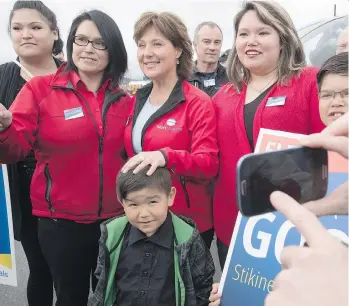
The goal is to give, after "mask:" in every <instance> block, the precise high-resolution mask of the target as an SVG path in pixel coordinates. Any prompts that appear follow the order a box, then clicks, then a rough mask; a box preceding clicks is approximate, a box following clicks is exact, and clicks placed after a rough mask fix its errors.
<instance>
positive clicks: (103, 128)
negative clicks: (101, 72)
mask: <svg viewBox="0 0 349 306" xmlns="http://www.w3.org/2000/svg"><path fill="white" fill-rule="evenodd" d="M63 69H64V67H61V68H60V69H59V70H58V71H57V73H56V74H54V75H49V76H41V77H35V78H33V79H32V80H30V81H29V82H28V83H27V84H26V85H25V86H24V87H23V89H22V90H21V91H20V93H19V94H18V96H17V98H16V100H15V101H14V103H13V104H12V106H11V108H10V110H11V112H12V114H13V119H12V124H11V125H10V127H9V128H8V129H7V130H6V131H5V132H4V133H1V134H0V162H2V163H14V162H16V161H19V160H22V159H23V157H25V156H26V154H27V152H28V150H30V149H31V148H33V149H34V152H35V158H36V160H37V165H36V169H35V172H34V175H33V179H32V183H31V200H32V205H33V214H34V215H36V216H41V217H49V218H57V219H60V218H62V219H69V220H74V221H77V222H82V223H85V222H86V223H88V222H94V221H96V220H98V219H106V218H109V217H113V216H115V215H119V214H121V213H123V209H122V206H121V205H120V203H119V202H118V200H117V197H116V175H117V173H118V171H119V170H120V168H121V167H122V166H123V164H124V162H125V160H124V158H125V157H126V156H125V150H124V141H123V137H124V129H125V125H126V120H127V117H128V115H129V111H130V98H129V96H127V95H126V94H125V93H124V92H123V91H121V90H120V89H117V90H109V86H108V82H106V83H105V84H104V85H103V86H102V87H101V88H100V90H99V91H98V92H97V94H96V97H95V96H94V94H93V93H92V92H89V91H87V89H86V86H85V85H84V84H83V83H82V81H81V80H80V78H79V76H78V75H77V74H76V73H75V72H70V73H65V72H62V70H63Z"/></svg>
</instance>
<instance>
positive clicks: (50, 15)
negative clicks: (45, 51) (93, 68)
mask: <svg viewBox="0 0 349 306" xmlns="http://www.w3.org/2000/svg"><path fill="white" fill-rule="evenodd" d="M20 9H29V10H36V11H38V12H39V13H40V15H41V16H43V17H44V18H45V19H46V20H47V22H48V25H49V26H50V29H51V30H52V31H57V36H58V39H57V40H55V42H54V44H53V47H52V54H54V55H57V54H59V53H61V52H62V51H63V45H64V44H63V40H62V39H61V37H60V33H59V29H58V24H57V18H56V14H55V13H54V12H52V11H51V10H50V9H49V8H48V7H47V6H46V5H45V4H44V3H43V2H42V1H16V2H15V4H14V5H13V8H12V10H11V13H10V18H9V24H8V30H9V32H10V31H11V22H12V18H13V15H14V13H15V12H16V11H17V10H20Z"/></svg>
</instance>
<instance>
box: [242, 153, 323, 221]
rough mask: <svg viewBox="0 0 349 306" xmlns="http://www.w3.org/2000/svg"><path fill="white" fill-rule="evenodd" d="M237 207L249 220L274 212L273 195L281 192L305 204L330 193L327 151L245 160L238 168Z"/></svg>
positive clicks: (258, 155)
mask: <svg viewBox="0 0 349 306" xmlns="http://www.w3.org/2000/svg"><path fill="white" fill-rule="evenodd" d="M236 174H237V180H236V182H237V184H236V188H237V192H236V194H237V204H238V208H239V210H240V212H241V213H242V214H243V215H245V216H255V215H259V214H264V213H267V212H271V211H274V210H275V209H274V207H273V206H272V204H271V202H270V199H269V197H270V194H271V193H272V192H273V191H276V190H280V191H282V192H284V193H287V194H288V195H290V196H291V197H292V198H294V199H295V200H296V201H297V202H299V203H301V204H303V203H305V202H308V201H312V200H318V199H320V198H322V197H324V196H325V195H326V193H327V185H328V157H327V151H326V150H324V149H318V148H315V149H314V148H308V147H294V148H290V149H284V150H279V151H272V152H267V153H254V154H248V155H245V156H243V157H242V158H241V159H240V160H239V162H238V164H237V171H236Z"/></svg>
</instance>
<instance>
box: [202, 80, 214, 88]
mask: <svg viewBox="0 0 349 306" xmlns="http://www.w3.org/2000/svg"><path fill="white" fill-rule="evenodd" d="M215 85H216V80H215V79H210V80H205V81H204V86H205V87H210V86H215Z"/></svg>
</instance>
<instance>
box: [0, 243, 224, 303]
mask: <svg viewBox="0 0 349 306" xmlns="http://www.w3.org/2000/svg"><path fill="white" fill-rule="evenodd" d="M211 253H212V256H213V260H214V262H215V266H216V274H215V276H214V281H215V282H217V281H218V280H219V279H220V277H221V270H220V266H219V261H218V254H217V248H216V242H215V241H214V242H213V243H212V247H211ZM15 254H16V264H17V278H18V286H17V287H10V286H5V285H0V306H27V305H28V302H27V297H26V286H27V280H28V274H29V272H28V263H27V259H26V257H25V255H24V252H23V248H22V245H21V244H20V243H19V242H17V241H16V242H15Z"/></svg>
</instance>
